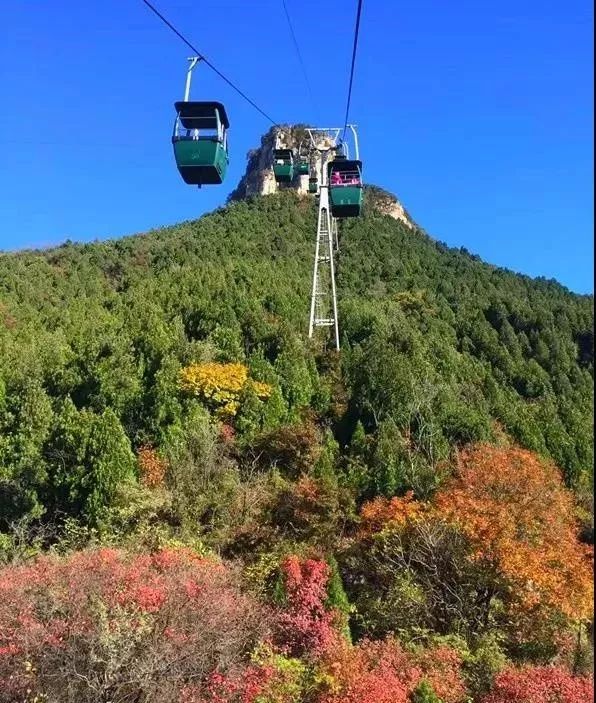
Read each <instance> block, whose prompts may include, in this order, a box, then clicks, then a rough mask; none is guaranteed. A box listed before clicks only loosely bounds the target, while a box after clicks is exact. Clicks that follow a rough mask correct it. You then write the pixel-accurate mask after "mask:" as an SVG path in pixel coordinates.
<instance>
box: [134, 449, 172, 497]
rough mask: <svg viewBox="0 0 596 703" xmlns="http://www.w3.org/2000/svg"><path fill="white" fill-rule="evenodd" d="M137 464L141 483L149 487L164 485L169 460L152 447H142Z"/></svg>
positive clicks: (138, 453)
mask: <svg viewBox="0 0 596 703" xmlns="http://www.w3.org/2000/svg"><path fill="white" fill-rule="evenodd" d="M137 466H138V468H139V477H140V479H141V483H142V484H143V485H144V486H146V487H147V488H158V487H159V486H163V482H164V479H165V475H166V470H167V466H168V465H167V462H166V461H165V459H163V458H162V457H160V456H159V454H158V453H157V451H156V450H155V449H153V448H152V447H147V446H144V447H141V448H140V449H139V451H138V452H137Z"/></svg>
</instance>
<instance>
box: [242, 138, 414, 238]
mask: <svg viewBox="0 0 596 703" xmlns="http://www.w3.org/2000/svg"><path fill="white" fill-rule="evenodd" d="M310 144H311V141H310V136H309V134H308V132H307V126H306V125H283V126H281V127H272V128H271V129H270V130H269V131H268V132H267V133H266V134H265V135H263V137H262V138H261V145H260V146H259V147H258V148H256V149H252V150H251V151H249V152H248V155H247V160H248V163H247V165H246V171H245V173H244V176H242V178H241V179H240V182H239V183H238V186H237V187H236V189H235V190H234V191H233V192H232V193H231V194H230V197H229V199H230V200H242V199H243V198H249V197H251V196H253V195H270V194H271V193H276V192H277V191H278V190H279V189H280V188H284V189H291V190H295V191H296V192H298V193H299V194H300V195H302V196H303V197H312V196H309V193H308V179H309V177H308V176H301V175H296V176H295V177H294V180H293V181H292V183H287V184H283V185H280V184H278V183H276V182H275V177H274V175H273V150H274V149H275V148H282V149H293V150H294V151H295V152H296V153H298V151H300V152H301V153H304V154H306V153H307V150H308V148H309V147H310ZM319 146H320V147H325V146H332V141H331V140H330V139H329V140H327V141H326V140H325V138H324V137H322V138H321V141H320V142H319ZM310 165H311V172H312V173H315V172H316V175H317V178H318V180H319V181H320V178H321V174H320V164H319V163H318V160H317V159H315V158H313V159H312V160H311V161H310ZM365 187H366V186H365ZM367 191H370V195H371V197H370V198H368V197H367V196H365V203H367V204H368V205H369V206H370V205H372V206H373V207H374V208H376V209H377V210H378V211H379V212H381V213H383V214H384V215H388V216H389V217H393V219H395V220H400V221H401V222H403V223H404V224H406V225H407V226H408V227H411V228H414V227H415V223H414V222H413V220H412V219H411V217H410V216H409V215H408V213H407V212H406V210H405V208H404V207H403V205H402V204H401V203H400V202H399V200H398V199H397V198H396V197H395V196H394V195H392V194H391V193H388V192H387V191H384V190H382V189H380V188H376V187H370V188H367Z"/></svg>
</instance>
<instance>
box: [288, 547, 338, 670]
mask: <svg viewBox="0 0 596 703" xmlns="http://www.w3.org/2000/svg"><path fill="white" fill-rule="evenodd" d="M281 569H282V575H283V585H284V592H285V601H286V602H285V604H284V607H283V610H282V611H281V612H280V613H279V615H278V628H279V634H280V637H281V644H282V645H283V646H284V647H286V648H288V650H289V651H290V652H291V653H292V655H294V656H301V655H310V656H317V655H319V654H321V653H322V652H323V651H324V650H325V649H326V648H327V647H329V646H330V645H331V644H332V643H333V642H334V641H335V639H336V638H337V629H336V627H335V625H336V623H337V621H338V618H337V614H336V613H334V612H333V611H330V610H328V609H327V608H326V607H325V600H326V598H327V583H328V581H329V576H330V569H329V566H328V565H327V564H326V563H325V562H324V561H319V560H317V559H306V560H304V561H301V560H300V559H299V558H298V557H297V556H290V557H287V558H286V559H285V560H284V561H283V563H282V565H281Z"/></svg>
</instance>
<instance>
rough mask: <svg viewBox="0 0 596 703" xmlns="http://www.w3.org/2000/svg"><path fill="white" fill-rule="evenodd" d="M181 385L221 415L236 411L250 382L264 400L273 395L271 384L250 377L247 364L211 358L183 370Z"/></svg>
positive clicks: (227, 415) (229, 414)
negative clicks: (216, 360)
mask: <svg viewBox="0 0 596 703" xmlns="http://www.w3.org/2000/svg"><path fill="white" fill-rule="evenodd" d="M179 385H180V388H181V389H182V390H183V391H185V392H187V393H190V394H191V395H193V396H195V397H197V398H199V399H200V400H202V401H203V402H204V403H205V404H206V405H207V406H209V407H210V408H211V409H212V410H214V411H215V413H216V414H217V415H218V416H220V417H222V418H231V417H234V415H236V413H237V412H238V408H239V407H240V401H241V396H242V393H243V391H244V390H246V388H247V387H248V386H250V387H251V388H252V390H253V391H254V392H255V394H256V395H257V396H258V397H259V398H260V399H261V400H264V399H265V398H268V397H269V396H270V395H271V386H270V385H268V384H267V383H262V382H260V381H254V380H253V379H250V378H249V377H248V369H247V367H246V366H245V365H244V364H240V363H227V364H220V363H217V362H215V361H209V362H205V363H201V364H190V365H189V366H186V367H185V368H183V369H182V370H181V371H180V379H179Z"/></svg>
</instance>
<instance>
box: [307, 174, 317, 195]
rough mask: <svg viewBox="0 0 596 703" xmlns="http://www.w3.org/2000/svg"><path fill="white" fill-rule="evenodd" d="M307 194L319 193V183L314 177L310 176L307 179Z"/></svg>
mask: <svg viewBox="0 0 596 703" xmlns="http://www.w3.org/2000/svg"><path fill="white" fill-rule="evenodd" d="M308 192H309V193H318V192H319V181H318V180H317V177H316V176H311V177H310V178H309V179H308Z"/></svg>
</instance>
